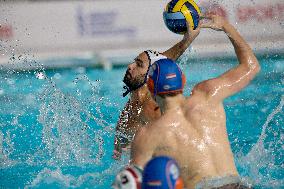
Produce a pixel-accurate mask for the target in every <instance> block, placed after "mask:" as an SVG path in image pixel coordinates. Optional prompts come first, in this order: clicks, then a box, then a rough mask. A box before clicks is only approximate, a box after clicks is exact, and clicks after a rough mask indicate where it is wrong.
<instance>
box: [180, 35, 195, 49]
mask: <svg viewBox="0 0 284 189" xmlns="http://www.w3.org/2000/svg"><path fill="white" fill-rule="evenodd" d="M193 40H194V39H193V38H192V37H185V38H183V39H182V41H181V44H182V47H183V48H187V47H189V45H190V44H191V43H192V41H193Z"/></svg>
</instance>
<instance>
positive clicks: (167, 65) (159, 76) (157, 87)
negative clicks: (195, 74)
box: [147, 59, 186, 96]
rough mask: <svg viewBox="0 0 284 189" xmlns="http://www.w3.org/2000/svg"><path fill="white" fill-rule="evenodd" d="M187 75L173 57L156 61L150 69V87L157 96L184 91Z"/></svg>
mask: <svg viewBox="0 0 284 189" xmlns="http://www.w3.org/2000/svg"><path fill="white" fill-rule="evenodd" d="M185 81H186V79H185V76H184V75H183V74H182V72H181V70H180V68H179V66H178V65H177V64H176V63H175V62H174V61H173V60H171V59H161V60H158V61H156V62H155V63H154V64H153V65H152V66H151V68H150V70H149V79H148V82H147V84H148V88H149V90H150V92H151V93H153V94H154V95H155V96H156V95H159V94H169V93H177V92H182V91H183V87H184V85H185Z"/></svg>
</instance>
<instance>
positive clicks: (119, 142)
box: [112, 101, 131, 159]
mask: <svg viewBox="0 0 284 189" xmlns="http://www.w3.org/2000/svg"><path fill="white" fill-rule="evenodd" d="M130 106H131V105H130V101H128V102H127V103H126V105H125V107H124V108H123V110H122V112H121V114H120V116H119V119H118V122H117V124H116V128H115V139H114V151H113V156H112V157H113V158H114V159H119V158H120V156H121V153H122V150H123V149H124V148H127V146H128V145H129V144H130V142H129V141H127V136H128V135H129V134H130V133H129V132H130V131H129V130H128V127H129V124H130V116H129V112H130V111H131V107H130Z"/></svg>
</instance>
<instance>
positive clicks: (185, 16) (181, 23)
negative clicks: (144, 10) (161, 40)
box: [163, 0, 201, 34]
mask: <svg viewBox="0 0 284 189" xmlns="http://www.w3.org/2000/svg"><path fill="white" fill-rule="evenodd" d="M200 15H201V12H200V9H199V7H198V6H197V4H196V3H195V2H194V1H193V0H172V1H170V2H169V3H168V4H167V6H166V8H165V11H164V14H163V16H164V22H165V24H166V26H167V28H168V29H169V30H170V31H172V32H174V33H177V34H184V33H185V32H186V31H187V27H186V22H189V25H190V27H191V28H192V29H196V28H197V26H198V23H199V19H200Z"/></svg>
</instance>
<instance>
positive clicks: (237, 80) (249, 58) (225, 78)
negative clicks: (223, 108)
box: [197, 15, 260, 100]
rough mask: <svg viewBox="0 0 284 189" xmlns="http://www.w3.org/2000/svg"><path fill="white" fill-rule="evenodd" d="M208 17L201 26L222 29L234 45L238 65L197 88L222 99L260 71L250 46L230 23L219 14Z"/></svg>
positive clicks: (235, 91)
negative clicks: (208, 21)
mask: <svg viewBox="0 0 284 189" xmlns="http://www.w3.org/2000/svg"><path fill="white" fill-rule="evenodd" d="M208 19H209V20H210V21H211V22H210V23H207V24H203V25H202V26H201V27H202V28H211V29H214V30H217V31H224V32H225V33H226V34H227V36H228V37H229V39H230V41H231V42H232V44H233V46H234V49H235V52H236V55H237V58H238V61H239V65H238V66H236V67H235V68H232V69H231V70H229V71H227V72H226V73H224V74H223V75H221V76H219V77H217V78H214V79H210V80H207V81H204V82H201V83H200V84H198V85H197V88H198V89H201V90H203V91H206V92H207V93H208V94H209V95H210V97H213V98H216V99H218V100H223V99H224V98H226V97H228V96H230V95H233V94H234V93H237V92H238V91H240V90H241V89H242V88H244V87H245V86H247V85H248V84H249V83H250V81H251V80H252V79H253V78H254V77H255V76H256V74H257V73H258V72H259V71H260V66H259V63H258V61H257V59H256V57H255V55H254V53H253V51H252V49H251V48H250V46H249V45H248V44H247V43H246V41H245V40H244V39H243V38H242V36H241V35H240V34H239V33H238V31H237V30H236V29H235V28H234V27H233V26H232V25H231V24H230V23H228V22H227V21H226V20H225V19H224V18H222V17H220V16H214V15H213V16H210V17H209V18H208Z"/></svg>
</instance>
